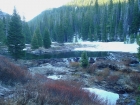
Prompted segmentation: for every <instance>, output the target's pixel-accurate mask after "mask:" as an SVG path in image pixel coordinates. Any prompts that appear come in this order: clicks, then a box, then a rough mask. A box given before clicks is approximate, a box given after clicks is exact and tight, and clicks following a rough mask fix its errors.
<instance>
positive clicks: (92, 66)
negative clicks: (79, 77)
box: [87, 64, 97, 73]
mask: <svg viewBox="0 0 140 105" xmlns="http://www.w3.org/2000/svg"><path fill="white" fill-rule="evenodd" d="M96 69H97V65H96V64H91V65H90V66H89V67H88V68H87V71H88V73H95V70H96Z"/></svg>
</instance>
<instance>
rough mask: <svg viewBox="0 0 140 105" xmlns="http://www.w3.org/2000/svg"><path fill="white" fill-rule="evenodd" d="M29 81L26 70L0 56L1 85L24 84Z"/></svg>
mask: <svg viewBox="0 0 140 105" xmlns="http://www.w3.org/2000/svg"><path fill="white" fill-rule="evenodd" d="M28 79H29V73H28V72H27V70H23V69H21V68H20V67H19V66H17V65H15V64H13V63H11V62H10V61H8V60H7V59H6V58H5V57H2V56H0V80H1V81H2V82H3V83H9V84H13V83H14V82H22V83H24V82H26V81H27V80H28Z"/></svg>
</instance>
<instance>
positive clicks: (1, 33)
mask: <svg viewBox="0 0 140 105" xmlns="http://www.w3.org/2000/svg"><path fill="white" fill-rule="evenodd" d="M5 39H6V36H5V34H4V24H3V22H2V20H1V19H0V43H1V44H4V42H5Z"/></svg>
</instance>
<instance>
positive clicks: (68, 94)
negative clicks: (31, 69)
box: [18, 80, 106, 105]
mask: <svg viewBox="0 0 140 105" xmlns="http://www.w3.org/2000/svg"><path fill="white" fill-rule="evenodd" d="M74 84H75V83H74ZM24 89H26V91H19V92H18V93H19V94H22V96H23V95H24V98H23V100H24V101H25V100H26V103H28V101H29V100H30V101H31V100H32V101H33V102H36V103H37V104H39V103H42V104H49V105H56V104H57V105H59V104H61V105H93V104H94V105H106V104H105V103H103V101H101V100H100V99H99V98H98V97H97V96H96V95H95V94H91V95H89V93H88V92H86V91H84V90H83V89H81V88H80V87H77V86H75V85H73V84H69V82H68V83H67V82H66V81H53V80H47V82H44V83H36V84H34V83H33V84H32V83H29V84H27V85H26V86H25V87H24ZM19 94H18V95H19ZM25 94H26V95H25ZM25 96H26V97H25ZM91 97H92V98H91ZM93 99H94V100H93ZM21 102H22V101H21ZM21 104H22V103H21Z"/></svg>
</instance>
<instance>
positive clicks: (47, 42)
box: [43, 29, 51, 48]
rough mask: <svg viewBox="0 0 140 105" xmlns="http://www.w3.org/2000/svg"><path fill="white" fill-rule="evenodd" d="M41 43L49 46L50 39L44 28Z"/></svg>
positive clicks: (46, 46)
mask: <svg viewBox="0 0 140 105" xmlns="http://www.w3.org/2000/svg"><path fill="white" fill-rule="evenodd" d="M43 45H44V47H45V48H50V47H51V39H50V35H49V32H48V30H47V29H46V30H45V32H44V37H43Z"/></svg>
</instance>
